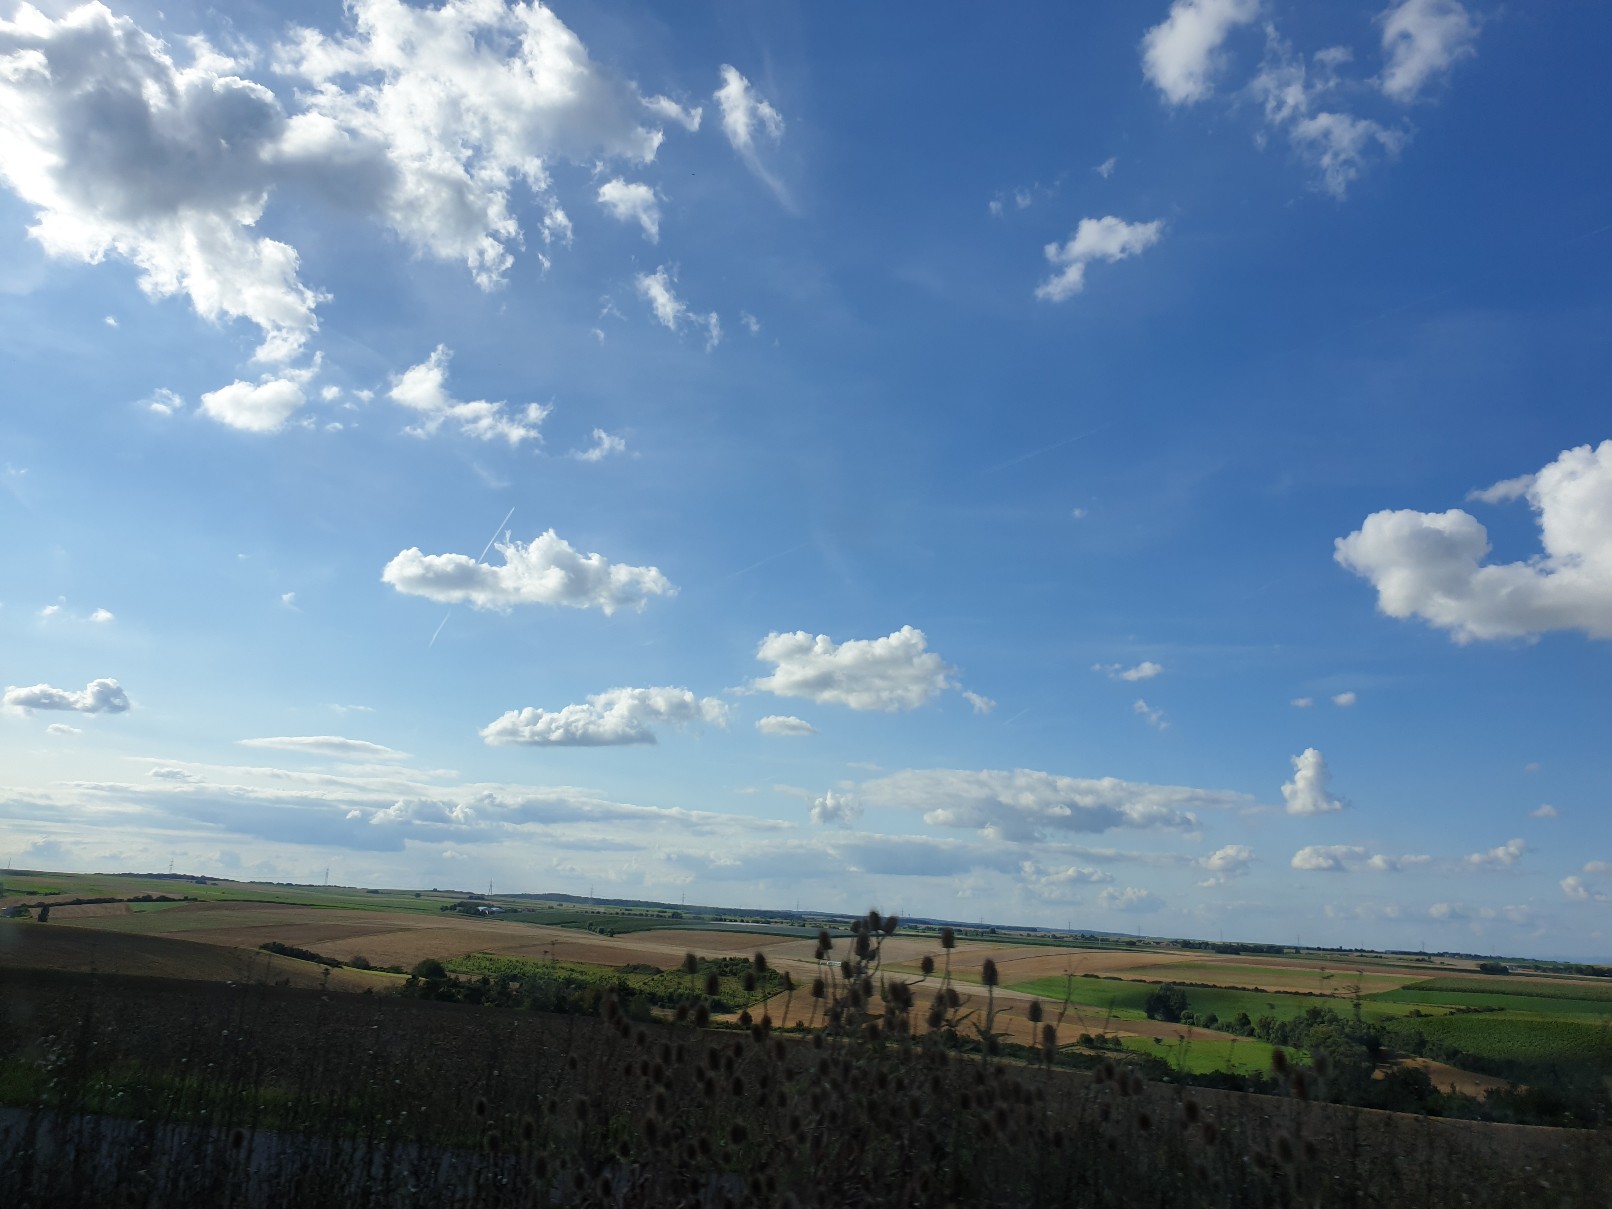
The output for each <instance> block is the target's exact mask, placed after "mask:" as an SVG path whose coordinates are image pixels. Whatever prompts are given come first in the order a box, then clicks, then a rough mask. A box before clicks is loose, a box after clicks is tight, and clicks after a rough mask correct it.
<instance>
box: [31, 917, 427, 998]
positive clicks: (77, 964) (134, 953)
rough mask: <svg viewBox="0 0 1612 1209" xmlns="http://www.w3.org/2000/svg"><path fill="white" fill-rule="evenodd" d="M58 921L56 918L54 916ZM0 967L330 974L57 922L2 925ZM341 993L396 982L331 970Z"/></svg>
mask: <svg viewBox="0 0 1612 1209" xmlns="http://www.w3.org/2000/svg"><path fill="white" fill-rule="evenodd" d="M52 917H53V918H54V913H52ZM0 964H3V965H6V966H9V967H12V968H14V969H18V970H61V971H72V972H79V973H90V972H94V973H99V974H107V975H139V976H143V977H154V978H184V979H192V980H194V981H198V982H235V983H270V984H277V983H282V982H286V983H288V984H289V985H290V986H293V987H304V988H316V987H320V986H324V985H326V981H327V980H326V973H327V969H326V967H323V966H318V965H314V964H313V963H311V962H306V961H297V960H296V959H294V958H289V957H280V956H278V955H276V954H273V953H263V952H259V951H257V950H254V949H236V948H226V947H223V946H220V945H212V944H199V943H197V942H196V941H192V940H177V939H174V938H172V937H167V936H127V935H122V934H119V933H115V932H101V931H97V930H95V929H91V928H82V927H72V928H58V927H57V926H56V925H55V923H48V924H38V923H26V922H10V921H7V922H4V923H0ZM328 974H329V979H328V985H329V986H330V988H331V989H333V990H338V991H364V990H374V989H386V990H390V989H391V988H392V987H394V986H395V985H396V979H395V978H392V977H389V976H387V975H385V974H370V973H366V972H364V971H362V970H329V971H328Z"/></svg>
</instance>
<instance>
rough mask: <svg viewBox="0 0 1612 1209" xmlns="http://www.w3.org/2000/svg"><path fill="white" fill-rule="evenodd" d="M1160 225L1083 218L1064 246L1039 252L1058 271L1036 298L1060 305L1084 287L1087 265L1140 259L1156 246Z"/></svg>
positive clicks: (1051, 245)
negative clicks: (1139, 257)
mask: <svg viewBox="0 0 1612 1209" xmlns="http://www.w3.org/2000/svg"><path fill="white" fill-rule="evenodd" d="M1163 232H1164V223H1163V222H1162V221H1154V222H1139V223H1131V222H1125V221H1124V220H1123V219H1119V218H1115V217H1114V216H1113V215H1112V214H1110V215H1108V216H1106V217H1104V218H1083V219H1081V220H1080V225H1079V226H1078V227H1076V228H1075V233H1074V235H1073V236H1072V237H1071V238H1070V239H1069V240H1068V242H1066V243H1064V244H1061V245H1060V244H1057V243H1049V244H1048V245H1047V246H1046V247H1045V248H1043V249H1042V251H1043V253H1044V254H1045V255H1046V258H1047V260H1048V262H1049V263H1050V264H1051V265H1052V266H1053V268H1054V269H1058V270H1060V271H1058V272H1056V273H1055V274H1054V275H1053V276H1051V277H1049V278H1047V280H1045V281H1043V282H1042V283H1041V284H1040V285H1038V286H1037V287H1036V291H1035V296H1036V297H1037V298H1039V299H1041V300H1043V301H1045V302H1062V301H1063V300H1064V299H1066V298H1070V297H1073V296H1074V295H1076V294H1078V293H1080V291H1081V290H1083V289H1084V288H1085V286H1086V265H1087V264H1089V263H1090V262H1091V261H1093V260H1105V261H1108V262H1109V263H1110V264H1112V263H1114V262H1115V261H1119V260H1124V259H1126V258H1127V257H1130V256H1136V255H1139V254H1140V253H1142V252H1145V251H1146V250H1147V249H1148V248H1151V247H1152V246H1153V245H1154V244H1156V243H1158V242H1159V237H1160V236H1161V235H1162V234H1163Z"/></svg>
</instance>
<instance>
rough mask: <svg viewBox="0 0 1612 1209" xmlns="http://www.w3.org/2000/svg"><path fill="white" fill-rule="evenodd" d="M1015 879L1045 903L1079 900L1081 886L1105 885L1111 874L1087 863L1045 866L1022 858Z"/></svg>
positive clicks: (1112, 878) (1021, 887)
mask: <svg viewBox="0 0 1612 1209" xmlns="http://www.w3.org/2000/svg"><path fill="white" fill-rule="evenodd" d="M1017 880H1018V886H1019V888H1020V889H1021V890H1023V891H1026V892H1027V893H1028V894H1030V895H1031V896H1032V897H1033V898H1037V899H1040V900H1042V901H1044V902H1053V903H1072V902H1078V901H1080V899H1079V889H1080V887H1081V886H1101V885H1107V884H1108V883H1110V882H1112V881H1113V880H1114V875H1113V874H1112V873H1109V872H1107V871H1106V870H1103V869H1096V868H1093V867H1091V866H1089V865H1066V866H1064V867H1062V868H1059V867H1056V866H1054V867H1051V868H1048V867H1045V866H1043V865H1040V864H1038V863H1037V862H1035V861H1023V862H1021V863H1020V865H1019V877H1018V879H1017Z"/></svg>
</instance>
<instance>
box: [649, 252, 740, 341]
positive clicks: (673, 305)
mask: <svg viewBox="0 0 1612 1209" xmlns="http://www.w3.org/2000/svg"><path fill="white" fill-rule="evenodd" d="M633 280H634V283H635V284H636V285H637V287H638V294H639V296H640V297H641V298H643V300H644V301H645V302H647V303H649V309H650V310H651V311H653V312H654V314H655V318H656V319H657V320H658V321H659V322H660V324H661V326H663V327H665V328H667V329H668V330H669V331H674V332H675V331H677V330H678V328H679V327H681V326H682V325H683V324H684V323H692V324H694V325H695V326H696V327H704V328H705V348H706V351H707V352H709V351H710V350H711V349H713V348H715V347H716V346H717V345H718V344H720V343H722V320H721V319H720V318H718V316H717V313H716V312H715V311H712V312H710V313H709V314H707V315H701V314H699V313H698V312H697V311H691V310H689V308H688V304H687V303H686V302H684V301H683V300H682V299H681V298H679V297H678V296H677V292H676V291H675V290H673V289H672V285H673V283H674V282H675V281H676V280H677V270H676V269H674V268H672V267H671V266H669V265H661V266H660V268H658V269H656V270H655V271H654V272H653V273H639V274H638V275H637V277H635V278H634V279H633Z"/></svg>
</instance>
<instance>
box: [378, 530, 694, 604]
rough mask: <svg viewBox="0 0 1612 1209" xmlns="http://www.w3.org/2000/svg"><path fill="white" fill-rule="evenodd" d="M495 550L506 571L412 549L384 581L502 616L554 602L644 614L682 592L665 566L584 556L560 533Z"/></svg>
mask: <svg viewBox="0 0 1612 1209" xmlns="http://www.w3.org/2000/svg"><path fill="white" fill-rule="evenodd" d="M494 548H495V549H496V550H497V551H498V553H499V554H501V555H502V556H503V558H504V563H503V565H502V566H496V567H495V566H491V565H490V564H487V563H483V562H479V561H477V560H476V559H474V558H471V557H470V556H469V555H468V554H422V553H421V552H420V550H419V548H418V547H412V548H410V549H408V550H404V551H403V552H402V553H400V554H398V555H397V557H395V558H393V559H392V561H391V562H389V563H387V564H386V566H385V568H384V569H383V570H382V571H381V580H382V581H383V582H385V583H388V584H391V585H392V587H394V588H396V589H397V590H398V591H399V592H402V593H404V594H406V595H409V596H423V597H425V598H426V599H427V600H435V601H438V602H440V603H442V604H468V605H470V606H471V607H473V608H477V609H493V610H497V611H498V612H508V611H509V610H510V609H511V608H513V607H514V606H515V605H519V604H548V605H566V606H568V607H570V608H574V609H586V608H596V609H602V610H603V611H604V612H605V613H606V614H607V615H608V614H611V613H614V612H615V611H616V610H617V609H620V608H636V609H639V610H642V609H643V607H644V606H645V605H646V604H647V603H648V602H649V600H650V598H651V597H654V596H673V595H676V593H677V589H676V588H675V587H674V586H673V585H672V584H671V582H670V581H669V580H668V579H667V578H666V576H664V575H663V574H661V571H660V568H659V567H635V566H631V565H629V564H626V563H612V562H611V561H610V560H609V559H607V558H605V557H604V555H602V554H586V555H584V554H581V553H579V552H578V551H577V550H575V549H573V548H572V546H571V544H570V543H569V542H567V541H565V539H563V538H561V537H559V536H558V535H556V534H555V532H554V530H553V529H550V530H548V531H547V532H545V533H542V534H540V535H539V536H538V537H537V538H536V539H534V540H533V541H532V542H531V543H530V544H523V543H521V542H518V541H504V542H499V543H497V544H496V546H495V547H494Z"/></svg>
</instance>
